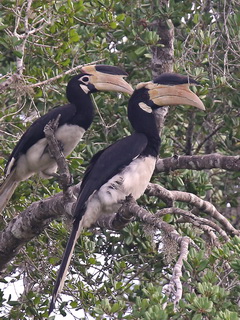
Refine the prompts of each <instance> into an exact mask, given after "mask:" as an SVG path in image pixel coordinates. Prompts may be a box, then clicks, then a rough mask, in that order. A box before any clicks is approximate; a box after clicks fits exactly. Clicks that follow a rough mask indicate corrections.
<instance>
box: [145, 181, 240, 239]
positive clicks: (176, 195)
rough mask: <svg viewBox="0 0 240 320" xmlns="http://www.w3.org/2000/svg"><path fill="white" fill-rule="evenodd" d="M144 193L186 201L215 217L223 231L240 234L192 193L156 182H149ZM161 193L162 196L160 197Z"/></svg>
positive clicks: (206, 203)
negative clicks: (169, 188) (170, 189)
mask: <svg viewBox="0 0 240 320" xmlns="http://www.w3.org/2000/svg"><path fill="white" fill-rule="evenodd" d="M146 193H147V194H148V195H150V196H157V197H159V198H161V199H162V200H163V201H164V199H166V197H169V201H182V202H187V203H188V204H191V205H193V206H195V207H196V208H197V209H199V210H201V211H203V212H205V213H207V214H208V215H210V216H211V217H213V218H214V219H216V220H217V221H218V222H219V223H221V225H222V226H223V227H224V229H225V231H227V232H228V233H229V234H232V235H240V231H239V230H236V229H235V228H234V227H233V226H232V225H231V223H230V222H229V221H228V220H227V219H226V218H225V217H224V216H223V215H222V214H221V213H220V212H218V211H217V209H216V208H215V207H214V205H212V204H211V203H210V202H208V201H204V200H202V199H200V198H199V197H197V196H196V195H195V194H193V193H189V192H182V191H175V190H174V191H169V190H166V189H165V188H163V187H161V186H160V185H158V184H153V183H150V184H149V185H148V188H147V190H146ZM162 194H163V197H162Z"/></svg>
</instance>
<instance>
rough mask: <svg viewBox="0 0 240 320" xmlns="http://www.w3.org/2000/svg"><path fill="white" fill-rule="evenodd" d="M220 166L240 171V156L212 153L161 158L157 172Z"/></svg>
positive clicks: (157, 165) (220, 167)
mask: <svg viewBox="0 0 240 320" xmlns="http://www.w3.org/2000/svg"><path fill="white" fill-rule="evenodd" d="M213 168H219V169H224V170H228V171H240V156H224V155H221V154H219V153H212V154H207V155H199V156H178V155H175V156H173V157H169V158H165V159H159V160H158V161H157V164H156V172H169V171H174V170H178V169H191V170H203V169H213Z"/></svg>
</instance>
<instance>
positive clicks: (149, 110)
mask: <svg viewBox="0 0 240 320" xmlns="http://www.w3.org/2000/svg"><path fill="white" fill-rule="evenodd" d="M138 105H139V107H140V108H141V109H142V110H143V111H145V112H147V113H152V108H150V107H149V106H148V105H147V104H146V103H144V102H139V104H138Z"/></svg>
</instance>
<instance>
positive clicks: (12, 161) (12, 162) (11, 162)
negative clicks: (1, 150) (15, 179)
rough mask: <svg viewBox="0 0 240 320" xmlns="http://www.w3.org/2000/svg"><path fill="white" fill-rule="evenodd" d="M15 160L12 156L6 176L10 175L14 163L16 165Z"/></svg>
mask: <svg viewBox="0 0 240 320" xmlns="http://www.w3.org/2000/svg"><path fill="white" fill-rule="evenodd" d="M14 162H15V158H13V157H12V159H11V161H10V162H9V164H8V166H7V170H6V176H8V175H9V173H10V172H11V170H12V167H13V165H14Z"/></svg>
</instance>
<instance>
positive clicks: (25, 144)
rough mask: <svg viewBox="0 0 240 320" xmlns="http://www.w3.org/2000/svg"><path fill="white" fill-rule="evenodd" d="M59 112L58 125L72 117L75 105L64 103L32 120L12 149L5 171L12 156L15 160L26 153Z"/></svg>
mask: <svg viewBox="0 0 240 320" xmlns="http://www.w3.org/2000/svg"><path fill="white" fill-rule="evenodd" d="M59 114H61V117H60V120H59V126H61V125H63V124H64V123H68V122H69V121H70V120H71V119H72V118H74V116H75V114H76V107H75V105H73V104H66V105H64V106H61V107H57V108H54V109H52V110H51V111H49V112H48V113H47V114H45V115H43V116H42V117H40V118H38V119H37V120H36V121H34V122H33V123H32V124H31V126H30V127H29V128H28V129H27V131H25V132H24V134H23V135H22V137H21V138H20V140H19V141H18V143H17V145H16V146H15V148H14V149H13V151H12V153H11V155H10V157H9V159H8V162H7V164H6V167H5V171H7V167H8V164H9V163H10V161H11V160H12V158H14V159H15V160H17V159H18V158H19V156H20V155H21V154H24V153H26V152H27V150H28V149H29V148H30V147H31V146H33V145H34V144H35V143H36V142H37V141H38V140H40V139H42V138H44V137H45V134H44V131H43V130H44V127H45V126H46V124H47V123H48V122H49V121H50V120H53V119H56V118H57V116H58V115H59Z"/></svg>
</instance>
